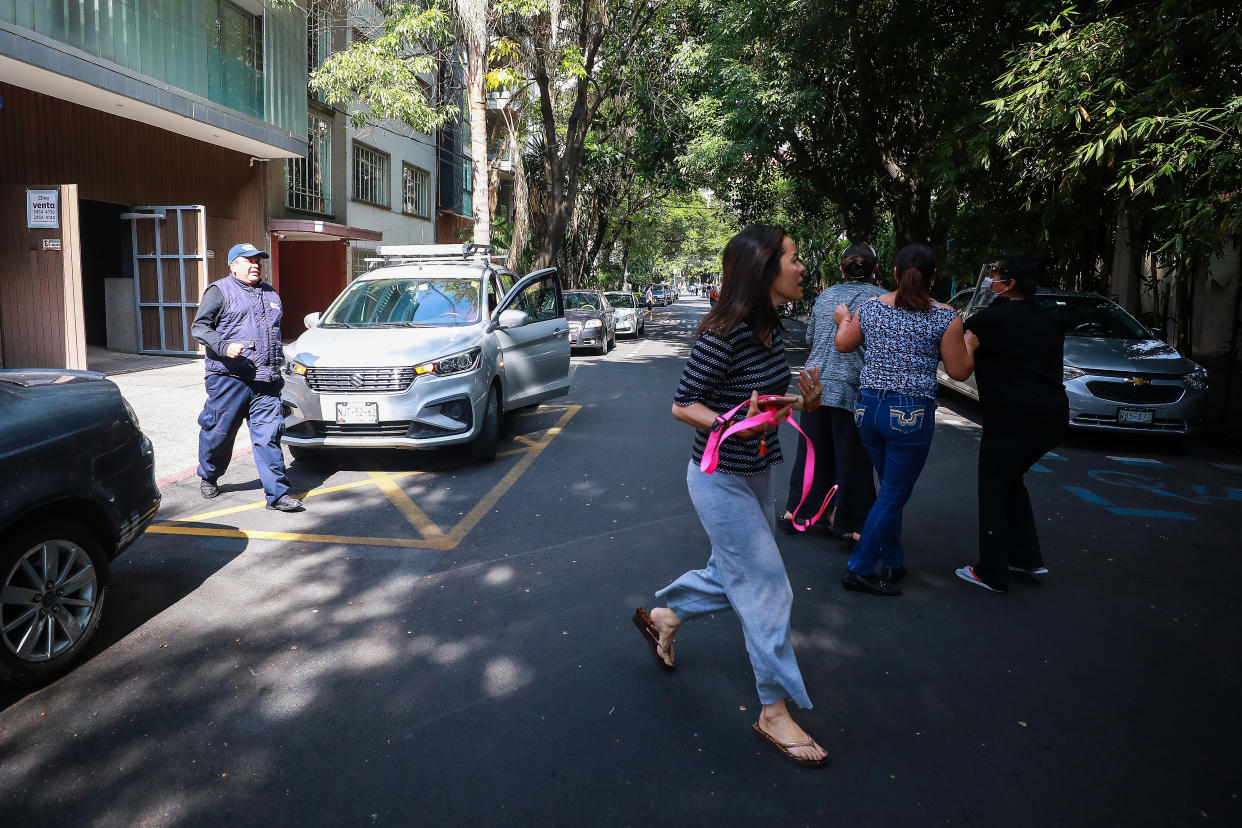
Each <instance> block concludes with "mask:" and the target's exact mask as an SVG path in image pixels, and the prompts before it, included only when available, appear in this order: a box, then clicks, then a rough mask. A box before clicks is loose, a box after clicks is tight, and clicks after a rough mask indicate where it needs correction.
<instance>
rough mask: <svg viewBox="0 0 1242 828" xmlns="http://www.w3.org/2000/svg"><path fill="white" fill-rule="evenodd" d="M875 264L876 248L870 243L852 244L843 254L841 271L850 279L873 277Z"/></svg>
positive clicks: (857, 279)
mask: <svg viewBox="0 0 1242 828" xmlns="http://www.w3.org/2000/svg"><path fill="white" fill-rule="evenodd" d="M875 265H876V258H875V250H874V249H872V247H871V245H869V244H851V245H850V246H849V247H847V248H845V252H844V253H842V254H841V272H842V273H843V274H844V275H845V278H846V279H849V280H850V281H859V280H861V279H869V278H871V276H872V275H873V274H874V273H875Z"/></svg>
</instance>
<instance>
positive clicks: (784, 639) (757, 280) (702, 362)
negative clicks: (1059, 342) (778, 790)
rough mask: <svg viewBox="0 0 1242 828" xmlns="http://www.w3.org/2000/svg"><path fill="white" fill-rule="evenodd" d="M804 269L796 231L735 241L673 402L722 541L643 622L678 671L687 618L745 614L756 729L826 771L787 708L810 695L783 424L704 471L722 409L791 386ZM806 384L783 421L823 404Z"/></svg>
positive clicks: (696, 485)
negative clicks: (799, 638)
mask: <svg viewBox="0 0 1242 828" xmlns="http://www.w3.org/2000/svg"><path fill="white" fill-rule="evenodd" d="M805 270H806V268H805V267H804V266H803V265H802V262H800V261H799V260H798V251H797V247H796V246H795V244H794V241H793V239H791V238H789V236H788V235H786V233H785V231H784V230H783V229H782V228H779V227H765V226H761V225H751V226H750V227H747V228H746V229H745V230H743V231H742V232H741V233H739V234H737V235H736V236H734V237H733V238H732V239H730V240H729V243H728V244H727V245H726V246H725V250H724V262H723V282H722V285H721V290H720V299H719V300H718V301H717V302H716V304H715V306H714V307H713V308H712V309H711V311H710V312H708V314H707V316H705V317H704V318H703V321H702V322H701V323H699V327H698V338H697V339H696V340H695V343H694V348H693V350H692V351H691V353H690V360H689V362H687V363H686V367H685V370H684V371H683V373H682V376H681V382H680V384H679V385H678V386H677V394H676V396H675V397H674V398H673V416H674V417H675V418H677V419H678V420H680V421H681V422H683V423H687V424H689V425H692V426H694V427H695V429H696V432H695V440H694V448H693V450H692V451H691V455H690V464H689V467H688V468H687V470H686V482H687V486H688V487H689V489H690V499H691V500H692V501H693V502H694V508H695V510H696V511H697V512H698V514H699V520H700V521H701V522H702V524H703V528H704V529H705V530H706V531H707V535H708V538H709V539H710V540H711V557H710V558H708V561H707V566H706V567H705V568H703V569H697V570H692V571H690V572H686V573H685V574H683V575H682V576H681V577H680V578H678V579H677V580H676V581H674V582H673V583H671V584H669V585H668V586H666V587H665V588H664V589H662V590H660V591H659V592H657V593H656V595H657V596H659V597H661V598H665V599H666V600H667V601H668V606H667V607H658V608H655V609H653V610H651V612H650V614H648V613H647V611H646V610H644V609H643V608H642V607H639V608H638V609H637V610H635V612H634V623H635V624H636V625H637V626H638V628H639V630H640V631H641V632H642V633H643V636H644V638H645V639H646V641H647V644H648V646H649V647H650V648H651V651H652V653H653V654H654V655H655V657H656V659H657V661H658V662H659V664H660V666H661V667H662V668H664V669H665V670H671V669H672V668H673V666H674V653H673V637H674V635H675V634H676V632H677V628H678V627H680V626H681V624H682V623H683V622H684V621H687V620H690V619H692V618H698V617H700V616H703V615H707V614H710V613H716V612H724V611H726V610H730V609H732V610H734V611H735V612H737V614H738V617H739V618H740V619H741V621H742V634H743V636H744V637H745V640H746V650H747V652H748V653H749V654H750V661H751V666H752V667H753V668H754V672H755V683H756V685H757V688H758V691H759V701H760V703H761V704H762V705H763V710H762V712H761V713H760V715H759V721H758V722H756V723H755V724H754V725H753V728H754V731H755V733H756V735H757V736H759V737H761V738H763V739H764V740H766V741H768V742H770V743H771V744H773V745H775V746H776V748H777V749H778V750H780V751H781V752H782V753H783V754H784V755H785V756H786V757H788V758H789V759H792V760H793V761H794V762H797V763H798V764H801V765H806V766H809V767H823V766H824V765H826V764H827V763H828V754H827V753H826V752H825V751H824V749H823V748H822V747H820V746H819V745H818V744H816V743H815V740H814V739H812V738H811V737H810V736H808V735H807V734H806V732H805V731H803V730H802V728H800V727H798V725H797V723H796V722H794V720H793V718H792V717H791V716H790V715H789V712H788V710H787V709H786V707H785V700H786V699H792V700H793V701H794V702H795V703H796V704H797V705H798V706H799V707H801V708H803V709H810V707H811V700H810V698H808V696H807V692H806V686H805V685H804V683H803V681H802V673H801V672H800V671H799V669H798V663H797V660H796V659H795V658H794V652H793V644H792V642H791V641H790V636H789V614H790V610H791V608H792V606H793V590H792V589H791V588H790V586H789V576H788V575H787V574H786V573H785V566H784V562H783V561H782V560H781V555H780V550H779V549H777V546H776V540H775V538H774V532H775V530H776V526H775V515H774V513H773V510H772V504H773V488H772V476H771V471H770V469H771V466H772V465H773V464H775V463H779V462H780V461H781V446H780V441H779V440H778V438H777V435H776V426H775V425H772V426H762V427H755V428H751V429H747V430H745V431H742V432H739V433H738V434H736V435H735V436H734V437H733V438H731V439H729V440H727V441H725V442H724V443H723V444H722V445H721V446H720V453H719V465H718V466H717V470H716V473H714V474H705V473H704V472H703V471H702V470H701V469H700V466H699V464H700V462H701V461H702V458H703V451H704V448H705V447H706V444H707V435H708V433H709V432H710V431H711V429H712V428H713V427H719V425H720V423H719V418H720V417H721V415H722V414H723V413H725V412H727V411H729V410H730V409H732V408H733V407H734V406H737V405H739V404H741V403H744V402H746V400H747V399H748V398H749V400H750V405H749V406H748V407H747V408H745V409H743V410H744V411H745V412H746V413H745V414H739V415H737V416H738V417H739V418H742V417H751V416H754V415H755V414H757V413H759V406H758V403H757V398H758V396H759V395H760V394H764V395H767V394H785V392H786V391H787V390H788V389H789V366H788V365H787V364H786V362H785V343H784V340H783V339H782V337H781V325H780V319H779V317H778V316H777V312H776V308H777V306H778V305H781V304H784V303H785V302H789V301H792V300H794V299H797V298H800V297H801V295H802V274H803V272H804V271H805ZM798 390H799V391H800V393H799V394H793V395H787V396H785V397H784V399H783V401H782V404H780V405H779V406H778V407H777V408H776V410H775V414H776V419H777V421H778V422H779V421H783V420H785V419H786V418H787V417H788V416H789V412H790V411H791V410H793V409H795V408H797V409H800V410H809V409H810V408H815V407H818V405H819V395H820V391H821V387H820V384H819V376H818V371H812V372H811V373H809V374H808V373H806V372H803V373H802V374H801V376H800V377H799V380H798ZM804 401H805V403H804Z"/></svg>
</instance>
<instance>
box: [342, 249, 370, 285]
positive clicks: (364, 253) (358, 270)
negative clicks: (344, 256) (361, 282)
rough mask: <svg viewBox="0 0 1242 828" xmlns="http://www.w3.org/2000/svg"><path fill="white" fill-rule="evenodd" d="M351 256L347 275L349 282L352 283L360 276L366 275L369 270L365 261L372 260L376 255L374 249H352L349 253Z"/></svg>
mask: <svg viewBox="0 0 1242 828" xmlns="http://www.w3.org/2000/svg"><path fill="white" fill-rule="evenodd" d="M351 253H352V254H353V256H352V259H353V261H352V262H351V267H350V273H349V280H350V281H351V282H352V281H353V280H354V279H357V278H358V277H359V276H361V275H362V274H364V273H366V272H367V270H368V269H369V268H370V265H369V264H367V259H373V258H375V257H376V255H377V253H376V251H375V248H374V247H354V248H353V249H352V251H351Z"/></svg>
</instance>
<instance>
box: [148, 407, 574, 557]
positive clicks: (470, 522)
mask: <svg viewBox="0 0 1242 828" xmlns="http://www.w3.org/2000/svg"><path fill="white" fill-rule="evenodd" d="M581 408H582V406H580V405H564V406H550V405H545V406H542V407H541V411H539V412H524V414H521V415H517V416H528V415H529V414H533V413H547V412H549V411H558V410H559V411H561V412H563V413H562V414H561V416H560V418H559V419H558V420H557V421H556V424H555V425H553V426H552V427H551V428H549V429H547V430H546V431H545V432H544V435H543V438H542V439H540V440H531V439H530V438H528V437H524V436H522V435H514V439H515V440H519V441H521V442H522V443H525V444H526V445H528V446H529V448H517V449H509V450H508V451H503V452H499V453H498V454H497V455H496V456H497V457H511V456H513V455H515V454H520V455H523V456H522V459H521V460H519V461H518V462H517V464H516V465H515V466H514V467H513V468H512V469H510V470H509V471H508V473H507V474H505V476H504V477H503V478H501V479H500V482H498V483H497V484H496V485H495V486H493V487H492V488H491V490H490V491H488V493H487V494H486V495H484V496H483V499H482V500H480V501H479V502H478V503H477V504H475V506H474V508H472V509H471V510H470V512H469V513H467V514H466V515H465V516H464V517H463V518H462V519H461V520H460V521H458V522H457V524H456V525H455V526H453V528H452V529H450V530H449V531H448V532H447V533H445V532H443V531H442V530H441V529H440V527H439V526H437V525H436V524H435V522H434V521H432V520H431V518H430V517H428V516H427V514H426V513H425V512H423V510H422V509H420V508H419V507H418V505H417V504H415V503H414V501H413V500H411V499H410V497H409V495H407V494H406V493H405V491H404V490H402V489H401V488H400V487H399V486H397V485H396V483H395V482H394V481H396V480H399V479H401V478H404V477H411V476H413V475H418V474H430V473H432V472H434V471H436V469H430V470H420V471H403V472H368V475H367V477H366V478H365V479H363V480H354V481H352V482H349V483H340V484H337V485H335V486H326V487H324V488H322V489H312V490H311V491H309V492H307V493H306V494H305V495H303V498H307V497H318V496H320V495H325V494H331V493H333V492H340V491H345V490H347V489H356V488H359V487H362V486H375V487H376V488H378V489H379V490H380V491H381V492H383V493H384V495H385V497H387V498H388V500H389V501H390V502H392V504H393V505H394V506H396V507H397V508H398V509H399V510H400V511H401V513H402V515H403V516H404V517H405V519H406V520H407V521H409V523H410V525H411V526H413V527H414V528H415V529H416V530H418V531H419V532H420V533H421V534H422V535H423V537H422V539H415V538H368V537H354V536H350V535H318V534H312V533H304V532H273V531H268V530H262V529H236V528H222V527H207V526H189V525H186V524H191V523H204V522H206V521H208V520H211V519H213V518H217V517H223V516H225V515H231V514H237V513H238V512H245V511H250V510H254V509H262V508H263V507H264V506H265V505H266V501H265V500H260V501H258V502H257V503H247V504H244V505H241V506H231V507H229V508H227V509H217V510H215V511H212V512H204V513H202V514H198V515H193V516H191V517H185V518H176V519H175V520H169V521H161V522H159V523H153V524H152V525H151V526H149V527H148V528H147V531H148V532H151V533H154V534H162V535H197V536H200V537H220V538H249V539H253V540H282V541H294V542H302V543H339V544H351V545H356V546H391V547H400V548H407V549H440V550H449V549H453V548H454V547H456V546H457V545H458V544H459V543H461V541H462V539H463V538H465V537H466V535H467V534H469V533H470V531H471V530H472V529H474V527H475V526H477V525H478V523H479V521H481V520H482V519H483V517H484V515H486V514H487V513H488V511H489V510H491V509H492V507H494V506H495V505H496V503H497V502H499V500H500V498H501V497H503V496H504V495H505V493H506V492H508V491H509V489H511V488H513V484H514V483H516V482H517V481H518V478H520V477H521V476H522V475H523V474H525V473H526V471H527V470H528V469H529V468H530V466H531V464H532V463H534V462H535V459H536V458H538V456H539V455H540V454H542V453H543V450H544V449H545V448H547V447H548V445H549V444H550V443H551V442H552V441H553V440H554V439H555V438H556V437H558V436H560V434H561V432H562V431H563V430H564V427H565V425H566V424H567V423H568V422H569V421H570V420H571V419H572V418H573V416H574V415H575V414H577V413H578V411H580V410H581Z"/></svg>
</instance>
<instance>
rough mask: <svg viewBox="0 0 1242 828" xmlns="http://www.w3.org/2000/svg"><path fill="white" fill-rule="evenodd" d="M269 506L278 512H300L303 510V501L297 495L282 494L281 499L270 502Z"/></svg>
mask: <svg viewBox="0 0 1242 828" xmlns="http://www.w3.org/2000/svg"><path fill="white" fill-rule="evenodd" d="M267 508H269V509H272V510H274V511H277V512H300V511H302V501H300V500H298V499H297V498H296V497H290V496H289V495H281V496H280V500H278V501H276V502H275V503H272V504H269V505H268V507H267Z"/></svg>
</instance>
